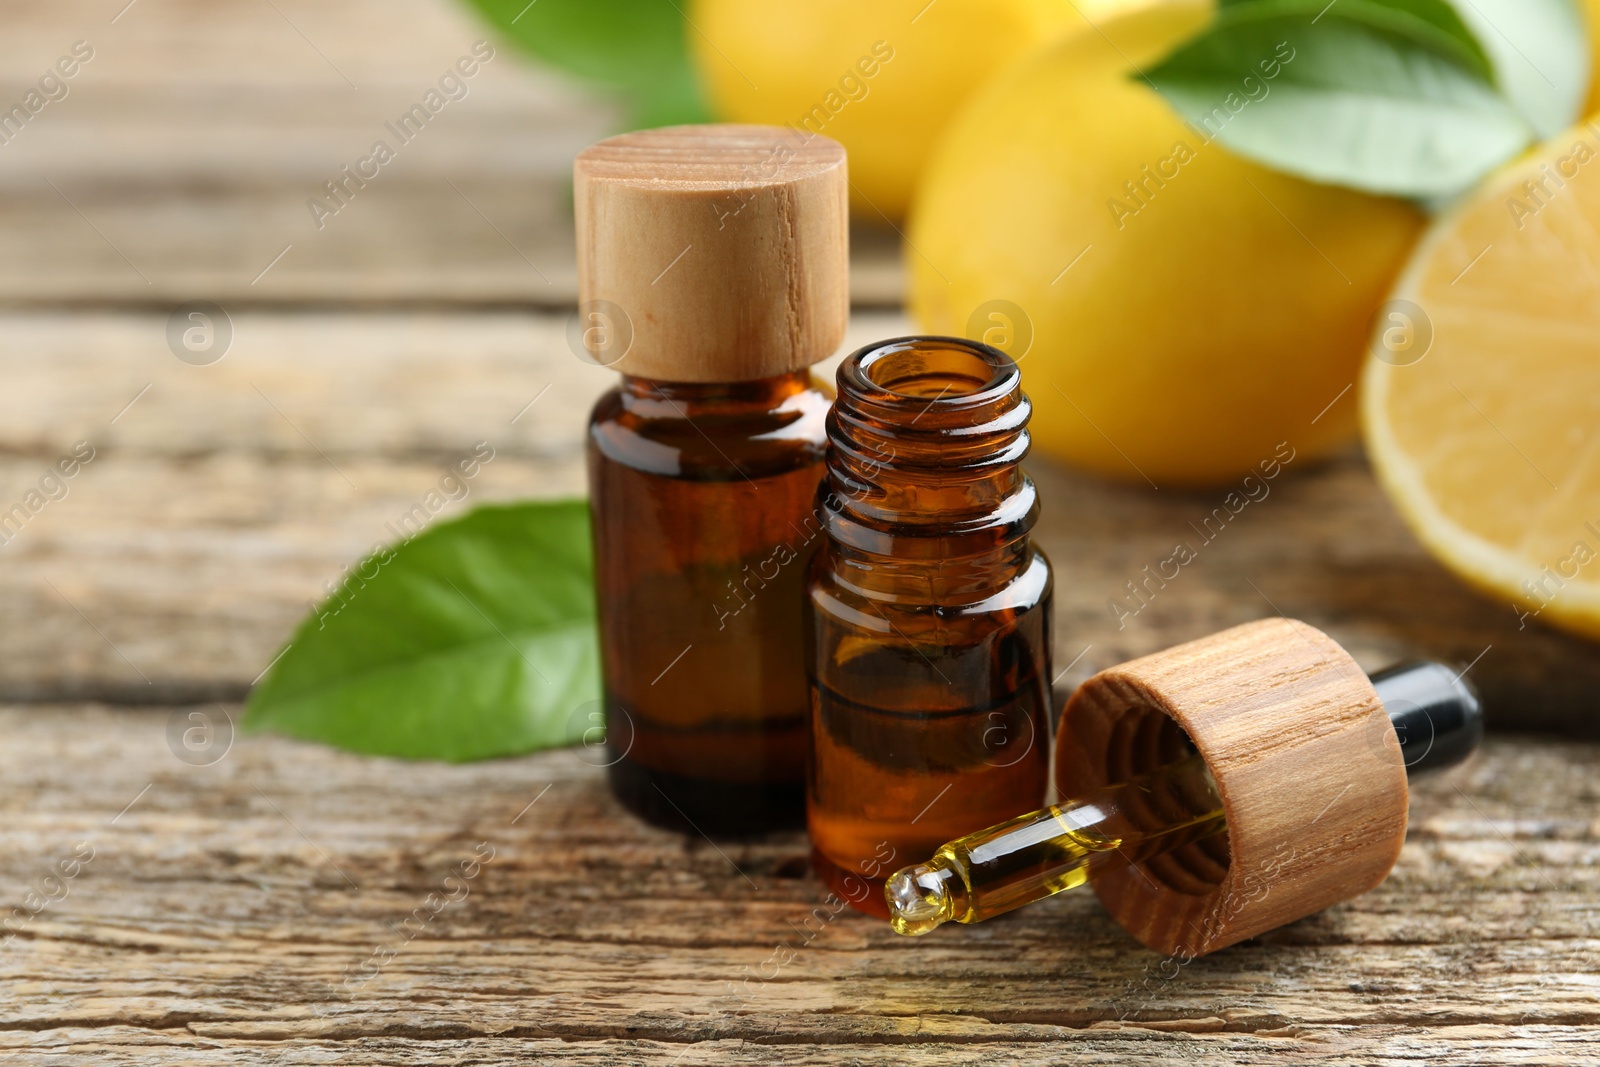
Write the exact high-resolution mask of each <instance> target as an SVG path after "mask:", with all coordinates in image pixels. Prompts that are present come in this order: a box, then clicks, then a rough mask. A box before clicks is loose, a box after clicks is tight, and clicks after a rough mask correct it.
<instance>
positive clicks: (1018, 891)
mask: <svg viewBox="0 0 1600 1067" xmlns="http://www.w3.org/2000/svg"><path fill="white" fill-rule="evenodd" d="M1372 684H1373V687H1374V688H1375V689H1376V690H1377V691H1378V698H1379V699H1380V700H1381V701H1382V702H1383V706H1384V710H1385V711H1386V712H1388V715H1389V721H1390V722H1391V723H1392V724H1393V726H1394V730H1395V734H1396V736H1397V738H1398V739H1399V741H1400V751H1401V755H1402V757H1403V758H1404V759H1405V764H1406V770H1407V772H1408V773H1409V774H1415V773H1418V772H1420V771H1430V770H1439V769H1443V768H1445V767H1452V766H1454V765H1456V764H1457V763H1460V762H1461V761H1462V760H1464V759H1466V758H1467V757H1468V756H1469V755H1471V754H1472V752H1473V751H1474V750H1475V749H1476V748H1477V746H1478V742H1479V740H1480V739H1481V738H1482V736H1483V712H1482V707H1481V705H1480V704H1479V702H1478V698H1477V694H1476V693H1474V692H1473V690H1472V688H1471V686H1469V685H1468V684H1467V683H1466V682H1465V681H1464V680H1463V679H1462V678H1461V676H1460V675H1459V674H1458V673H1457V672H1455V671H1452V670H1451V669H1450V668H1449V667H1447V666H1445V665H1444V664H1442V663H1430V662H1421V663H1409V664H1403V665H1401V666H1398V667H1392V668H1390V669H1389V670H1386V671H1383V672H1380V673H1379V674H1375V675H1373V676H1372ZM1134 811H1137V812H1138V815H1137V817H1136V816H1135V815H1134V814H1133V812H1134ZM1225 830H1227V821H1226V819H1225V818H1224V817H1223V812H1222V801H1221V798H1220V797H1219V796H1218V794H1217V788H1216V784H1215V783H1214V782H1213V781H1212V780H1211V774H1210V772H1209V771H1207V770H1206V766H1205V762H1204V761H1203V760H1202V759H1201V758H1200V757H1199V756H1198V755H1194V754H1191V755H1189V756H1187V757H1185V758H1183V759H1179V760H1176V761H1174V762H1172V763H1168V764H1167V765H1165V766H1163V767H1160V768H1158V769H1157V770H1155V771H1154V772H1152V773H1150V774H1145V775H1140V776H1138V777H1135V778H1131V779H1129V780H1127V781H1126V782H1119V783H1117V784H1115V785H1112V786H1109V787H1107V788H1104V789H1101V790H1099V791H1097V792H1095V793H1092V794H1090V795H1088V796H1084V797H1080V798H1078V799H1076V800H1070V801H1066V802H1063V803H1061V804H1057V805H1052V806H1051V807H1047V808H1044V809H1042V810H1040V811H1035V812H1032V813H1030V814H1028V815H1022V816H1019V817H1018V818H1015V819H1012V820H1010V821H1008V822H1003V823H1000V824H999V825H997V826H991V827H989V828H988V829H986V830H979V831H978V832H976V833H973V834H968V835H967V836H966V837H962V838H958V839H957V840H955V841H951V842H950V843H949V844H947V845H944V846H942V847H940V848H939V850H938V851H937V852H935V853H934V855H933V857H932V858H931V859H929V860H928V861H927V862H926V863H919V864H916V865H915V866H911V867H906V868H903V869H901V870H900V871H897V872H896V873H895V874H894V875H892V876H891V877H890V878H889V880H888V882H887V883H886V884H885V885H884V890H883V892H884V897H885V898H886V899H887V901H888V903H889V922H890V925H891V926H893V927H894V929H895V931H896V932H897V933H902V934H907V935H913V936H915V935H920V934H926V933H928V932H929V931H931V930H934V929H936V928H937V927H939V926H941V925H943V924H944V923H947V922H960V923H975V922H982V921H983V920H984V919H991V918H993V917H994V916H996V915H1003V914H1004V913H1006V912H1008V911H1011V910H1013V909H1015V908H1020V907H1022V906H1023V905H1025V904H1031V903H1033V902H1034V901H1036V900H1043V899H1044V898H1045V897H1049V896H1054V895H1055V894H1057V893H1060V892H1062V891H1064V890H1067V889H1072V888H1075V887H1076V886H1080V885H1083V884H1084V883H1085V882H1088V881H1089V880H1091V879H1093V878H1096V877H1098V876H1100V875H1103V874H1105V873H1107V872H1110V871H1114V870H1119V869H1121V868H1124V867H1129V866H1133V865H1135V864H1140V863H1144V862H1146V861H1147V860H1150V859H1153V858H1155V857H1156V856H1159V855H1162V854H1164V853H1167V852H1171V851H1172V850H1174V849H1177V848H1180V847H1182V846H1184V845H1187V844H1190V843H1191V842H1195V841H1200V840H1202V839H1204V838H1207V837H1211V836H1214V835H1217V834H1220V833H1223V832H1224V831H1225Z"/></svg>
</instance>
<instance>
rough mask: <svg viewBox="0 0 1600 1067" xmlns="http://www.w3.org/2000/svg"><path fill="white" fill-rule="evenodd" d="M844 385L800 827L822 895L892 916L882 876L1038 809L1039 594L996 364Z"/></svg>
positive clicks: (895, 350) (814, 616) (1043, 631)
mask: <svg viewBox="0 0 1600 1067" xmlns="http://www.w3.org/2000/svg"><path fill="white" fill-rule="evenodd" d="M838 384H839V398H838V401H837V403H836V405H835V407H834V410H833V412H832V413H831V414H830V415H829V418H828V436H829V453H828V457H829V458H828V477H827V480H826V481H825V482H824V483H823V485H822V487H821V489H820V490H819V493H818V508H817V510H818V513H819V514H820V515H821V516H823V518H824V521H825V524H826V528H827V533H828V539H827V543H826V544H825V545H824V546H823V547H822V548H821V549H820V550H819V551H818V553H817V555H816V558H815V559H814V560H813V561H812V564H811V572H810V575H809V579H808V583H807V587H806V594H807V596H806V606H807V625H806V658H807V663H808V665H809V669H810V671H811V686H812V709H811V710H812V720H811V728H812V741H811V743H812V754H811V764H810V774H809V791H808V797H807V823H808V826H809V828H810V831H811V840H812V847H813V861H814V863H815V865H816V867H817V869H818V871H819V873H820V874H822V876H823V877H824V879H825V880H827V881H828V882H829V883H830V884H831V885H832V887H833V888H834V889H835V891H836V892H838V893H839V894H840V895H841V896H843V897H844V898H845V899H846V900H849V901H851V902H852V903H853V904H855V905H857V906H858V907H860V908H862V910H867V911H874V912H877V913H878V914H885V915H886V914H887V909H886V907H885V905H884V902H883V897H882V893H881V888H882V884H883V881H884V879H885V878H886V877H887V876H888V875H889V874H890V873H891V872H892V871H893V870H894V869H895V868H897V867H899V866H902V865H903V864H905V863H907V862H910V861H913V860H920V859H922V858H924V856H925V855H928V854H931V851H932V849H934V848H937V847H938V846H939V845H940V844H942V843H943V842H945V841H947V840H949V839H950V836H951V835H952V834H955V835H957V836H959V835H960V834H964V833H968V832H970V831H972V830H976V829H979V828H981V827H984V826H987V825H989V824H990V823H992V822H994V821H997V820H998V819H1002V818H1005V817H1007V816H1009V815H1014V814H1015V810H1014V809H1015V808H1016V804H1017V798H1018V797H1043V796H1044V791H1045V785H1046V770H1047V765H1048V761H1049V744H1048V736H1047V732H1046V731H1047V722H1048V719H1047V716H1048V713H1049V702H1050V668H1049V661H1050V597H1051V589H1052V583H1051V575H1050V565H1049V563H1048V562H1047V561H1046V560H1045V557H1044V555H1043V554H1042V553H1041V552H1040V551H1039V550H1038V549H1037V548H1035V547H1034V546H1033V544H1032V542H1031V541H1030V540H1029V537H1028V531H1029V530H1030V529H1031V528H1032V526H1033V524H1034V521H1035V519H1036V518H1037V516H1038V510H1039V509H1038V500H1037V496H1036V495H1035V492H1034V487H1033V483H1032V481H1030V480H1029V479H1028V477H1027V475H1026V474H1024V473H1023V471H1022V468H1021V466H1020V465H1019V464H1020V463H1021V460H1022V458H1023V456H1024V455H1026V453H1027V451H1028V432H1027V423H1028V415H1029V411H1030V406H1029V403H1028V398H1027V397H1026V396H1025V395H1023V392H1022V380H1021V375H1020V373H1019V372H1018V370H1017V367H1016V365H1015V364H1014V363H1013V362H1012V361H1011V360H1010V358H1008V357H1007V356H1006V355H1005V354H1004V353H1002V352H1000V351H998V350H996V349H993V348H990V347H988V346H986V345H981V344H977V343H975V342H972V341H966V340H960V339H956V338H942V337H924V338H905V339H901V340H895V341H887V342H884V343H881V344H878V345H873V346H871V347H868V348H864V349H862V350H860V351H858V352H856V353H854V354H853V355H851V356H850V357H848V358H847V359H846V360H845V362H844V364H843V366H842V367H841V368H840V370H839V376H838Z"/></svg>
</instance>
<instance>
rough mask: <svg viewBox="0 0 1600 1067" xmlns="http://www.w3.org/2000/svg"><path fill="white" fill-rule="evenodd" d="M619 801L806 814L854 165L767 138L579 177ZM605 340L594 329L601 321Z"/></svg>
mask: <svg viewBox="0 0 1600 1067" xmlns="http://www.w3.org/2000/svg"><path fill="white" fill-rule="evenodd" d="M574 188H575V198H574V199H575V208H576V213H577V220H578V268H579V287H580V290H581V292H582V298H583V301H584V304H583V307H581V308H580V315H582V316H585V319H584V320H583V321H582V324H583V326H584V327H585V330H584V332H583V333H582V334H581V336H582V338H583V342H584V346H585V350H586V354H588V355H589V356H591V357H592V358H594V359H595V360H596V361H597V362H603V363H606V364H607V365H610V366H612V367H613V368H614V369H616V370H619V371H621V372H622V374H623V379H622V382H621V384H620V386H618V387H617V388H615V389H613V390H611V391H610V392H608V393H607V394H605V395H604V396H603V397H602V398H601V399H600V401H599V403H598V404H597V405H596V407H595V409H594V413H593V416H592V418H591V420H590V424H589V439H588V461H589V485H590V504H591V511H592V515H593V519H594V544H595V571H596V588H597V592H598V598H599V612H600V645H601V649H600V651H601V668H602V678H603V681H604V686H605V700H606V713H607V738H606V741H607V747H608V749H609V759H608V763H609V774H610V779H611V786H612V790H613V792H614V793H615V794H616V795H617V797H618V798H619V799H620V800H621V801H622V802H623V803H624V804H625V805H626V806H627V807H629V808H630V809H632V810H633V811H634V812H636V813H637V814H639V815H641V816H643V817H644V818H646V819H648V820H650V821H651V822H654V823H657V824H659V825H664V826H670V827H675V828H680V829H688V830H698V831H700V832H702V833H706V834H712V835H729V834H745V833H753V832H760V831H763V830H768V829H772V828H775V827H780V826H795V825H799V824H800V822H801V821H802V819H803V818H804V811H805V800H804V798H805V792H804V781H805V756H806V727H807V707H808V704H807V692H806V681H805V666H804V660H803V658H802V654H801V649H802V647H803V637H802V631H801V603H802V600H803V599H804V598H803V594H802V590H803V585H804V575H805V567H806V564H807V562H808V560H809V558H810V556H811V554H812V553H813V552H814V550H815V546H816V545H817V544H819V543H820V542H821V540H822V538H821V536H820V534H819V533H818V531H817V524H816V523H815V521H811V522H809V523H808V521H807V520H808V519H810V518H811V512H812V508H813V506H814V502H815V499H816V493H817V486H818V483H819V481H820V480H821V478H822V474H823V457H824V454H825V446H826V434H825V425H824V423H825V417H826V413H827V410H828V406H829V403H830V400H831V397H830V396H829V395H828V394H826V393H825V392H823V391H821V390H819V389H818V388H817V387H816V386H815V385H814V384H813V382H812V380H811V372H810V369H809V368H810V366H811V364H813V363H815V362H817V361H819V360H821V359H825V358H827V357H828V356H830V355H832V354H833V352H834V350H835V349H837V348H838V346H839V343H840V342H841V341H842V339H843V334H844V326H845V321H846V317H847V315H848V293H847V278H846V272H847V269H848V267H847V252H846V240H847V238H846V218H847V215H846V206H845V205H846V189H847V183H846V181H845V175H844V151H843V149H842V148H840V147H839V146H838V145H837V144H835V143H834V142H832V141H827V140H826V139H825V138H811V139H809V140H807V139H803V138H801V137H800V135H798V134H796V133H794V132H793V131H787V130H779V129H773V128H768V127H756V126H717V127H677V128H673V129H665V130H652V131H647V132H643V133H634V134H626V135H623V136H621V137H614V138H611V139H609V140H607V141H602V142H601V143H600V144H598V145H595V146H593V147H591V148H588V149H586V150H585V151H584V152H583V153H582V154H581V155H580V156H579V157H578V162H577V165H576V168H575V186H574ZM591 325H592V326H593V327H594V328H593V329H590V328H589V327H590V326H591Z"/></svg>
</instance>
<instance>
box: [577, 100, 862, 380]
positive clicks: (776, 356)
mask: <svg viewBox="0 0 1600 1067" xmlns="http://www.w3.org/2000/svg"><path fill="white" fill-rule="evenodd" d="M573 182H574V208H575V213H576V215H577V223H578V295H579V300H580V301H582V306H581V308H580V315H587V316H590V317H592V318H593V319H594V322H595V323H596V324H604V326H605V327H606V328H605V329H603V330H596V331H590V332H586V333H585V335H584V336H585V340H584V347H585V348H586V349H587V350H588V351H589V353H590V355H591V357H593V358H594V360H595V361H596V362H600V363H604V364H606V365H608V366H611V367H613V368H614V369H616V370H618V371H621V372H623V373H625V374H632V375H638V376H640V377H645V378H655V379H659V380H663V381H680V382H722V381H747V380H750V379H755V378H769V377H773V376H775V375H779V374H787V373H789V372H791V371H796V370H800V369H802V368H805V367H809V366H810V365H811V364H813V363H816V362H818V361H819V360H823V359H827V358H828V357H829V356H831V355H833V353H834V352H835V350H837V349H838V347H839V345H840V344H841V343H843V341H844V331H845V325H846V321H847V319H848V317H849V314H850V292H849V269H850V268H849V228H848V222H849V212H848V203H847V201H848V192H849V181H848V180H847V178H846V170H845V153H844V148H843V147H842V146H841V145H839V143H838V142H836V141H832V140H829V139H828V138H826V137H820V136H815V135H806V134H802V133H799V132H797V131H795V130H793V129H784V128H780V127H776V126H733V125H727V126H676V127H670V128H667V129H659V130H645V131H642V132H639V133H627V134H623V135H621V136H620V137H612V138H609V139H607V140H604V141H601V142H600V143H599V144H596V145H592V146H590V147H589V148H586V149H584V150H583V151H582V152H581V153H579V155H578V159H577V162H576V163H575V164H574V165H573ZM591 338H592V339H591Z"/></svg>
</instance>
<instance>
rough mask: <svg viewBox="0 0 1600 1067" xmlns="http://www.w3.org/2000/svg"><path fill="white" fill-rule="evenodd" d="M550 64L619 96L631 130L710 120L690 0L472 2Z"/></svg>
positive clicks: (505, 30) (502, 30)
mask: <svg viewBox="0 0 1600 1067" xmlns="http://www.w3.org/2000/svg"><path fill="white" fill-rule="evenodd" d="M469 2H470V3H471V4H472V6H473V7H475V8H477V9H478V11H479V12H480V13H481V14H482V15H483V16H484V17H485V18H487V19H488V20H489V22H490V23H492V24H493V25H494V26H495V27H496V28H498V29H499V30H500V31H501V32H502V33H504V34H505V35H506V36H507V37H509V38H511V39H512V40H514V41H516V42H517V43H518V44H519V45H520V46H522V47H523V48H524V49H526V50H527V51H528V52H529V53H531V54H532V55H535V56H537V57H539V58H540V59H542V60H544V61H545V62H546V63H549V64H550V65H551V66H553V67H555V68H557V69H558V70H562V71H565V72H567V73H568V74H573V75H576V76H577V77H579V78H581V79H583V80H584V81H587V82H590V83H592V84H595V85H597V86H599V87H601V88H604V89H608V90H611V91H613V92H616V93H618V94H619V95H621V96H622V97H623V98H624V99H625V100H626V101H627V103H628V106H629V111H630V116H629V121H630V123H631V124H632V126H633V127H634V128H644V127H647V126H669V125H674V124H677V123H686V122H705V121H708V115H709V112H708V110H707V108H706V105H705V102H704V99H703V98H702V96H701V93H700V86H699V83H698V81H697V80H696V77H695V73H694V67H693V64H692V63H691V61H690V58H689V50H688V47H687V44H686V39H685V36H684V35H685V33H687V32H688V29H687V26H686V24H685V19H684V16H683V13H682V11H681V5H682V4H684V3H687V2H688V0H532V2H531V3H530V2H529V0H469Z"/></svg>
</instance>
